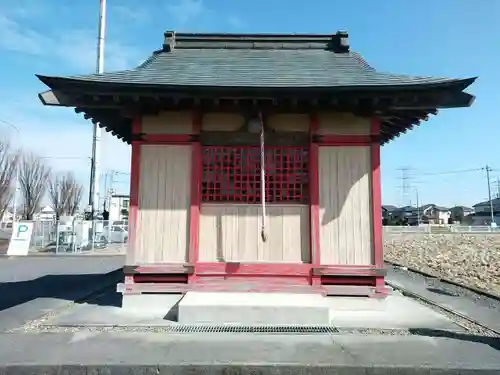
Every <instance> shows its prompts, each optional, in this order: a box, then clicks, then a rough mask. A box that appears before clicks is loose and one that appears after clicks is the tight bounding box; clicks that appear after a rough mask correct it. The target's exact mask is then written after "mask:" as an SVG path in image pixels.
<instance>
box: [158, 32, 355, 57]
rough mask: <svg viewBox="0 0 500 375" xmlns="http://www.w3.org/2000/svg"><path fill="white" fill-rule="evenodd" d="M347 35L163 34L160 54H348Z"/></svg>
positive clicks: (343, 33) (341, 33)
mask: <svg viewBox="0 0 500 375" xmlns="http://www.w3.org/2000/svg"><path fill="white" fill-rule="evenodd" d="M348 37H349V35H348V34H347V32H346V31H337V33H335V34H333V35H332V34H224V33H220V34H214V33H176V32H175V31H167V32H165V34H164V43H163V51H164V52H171V51H173V50H174V49H323V50H332V51H334V52H348V51H349V43H348Z"/></svg>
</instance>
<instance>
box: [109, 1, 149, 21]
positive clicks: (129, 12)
mask: <svg viewBox="0 0 500 375" xmlns="http://www.w3.org/2000/svg"><path fill="white" fill-rule="evenodd" d="M110 8H111V9H110V13H115V14H117V15H119V16H120V17H123V18H126V19H129V20H132V21H135V22H144V21H147V20H148V19H149V13H148V12H147V11H146V10H144V9H143V8H138V7H135V8H133V9H131V8H129V7H126V6H124V5H112V6H111V7H110Z"/></svg>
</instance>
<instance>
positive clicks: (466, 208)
mask: <svg viewBox="0 0 500 375" xmlns="http://www.w3.org/2000/svg"><path fill="white" fill-rule="evenodd" d="M451 209H452V210H454V209H459V210H462V211H472V208H471V207H467V206H454V207H452V208H451Z"/></svg>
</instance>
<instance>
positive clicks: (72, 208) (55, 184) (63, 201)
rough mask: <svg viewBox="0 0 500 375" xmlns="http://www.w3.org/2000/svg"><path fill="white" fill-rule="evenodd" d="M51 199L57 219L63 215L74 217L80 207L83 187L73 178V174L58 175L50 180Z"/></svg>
mask: <svg viewBox="0 0 500 375" xmlns="http://www.w3.org/2000/svg"><path fill="white" fill-rule="evenodd" d="M48 188H49V198H50V201H51V204H52V208H53V210H54V211H55V213H56V217H57V219H59V217H61V216H62V215H74V214H75V213H76V211H77V209H78V206H79V205H80V201H81V199H82V195H83V186H82V185H80V184H79V183H78V182H77V181H76V180H75V177H74V176H73V173H71V172H67V173H66V174H58V175H56V176H55V177H54V178H52V179H50V180H49V184H48Z"/></svg>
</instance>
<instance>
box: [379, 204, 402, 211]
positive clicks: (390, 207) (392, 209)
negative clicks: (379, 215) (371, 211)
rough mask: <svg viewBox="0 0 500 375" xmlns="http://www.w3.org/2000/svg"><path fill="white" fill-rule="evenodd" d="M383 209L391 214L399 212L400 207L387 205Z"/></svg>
mask: <svg viewBox="0 0 500 375" xmlns="http://www.w3.org/2000/svg"><path fill="white" fill-rule="evenodd" d="M382 209H383V210H386V211H389V212H391V211H396V210H398V207H396V206H393V205H390V204H385V205H383V206H382Z"/></svg>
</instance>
